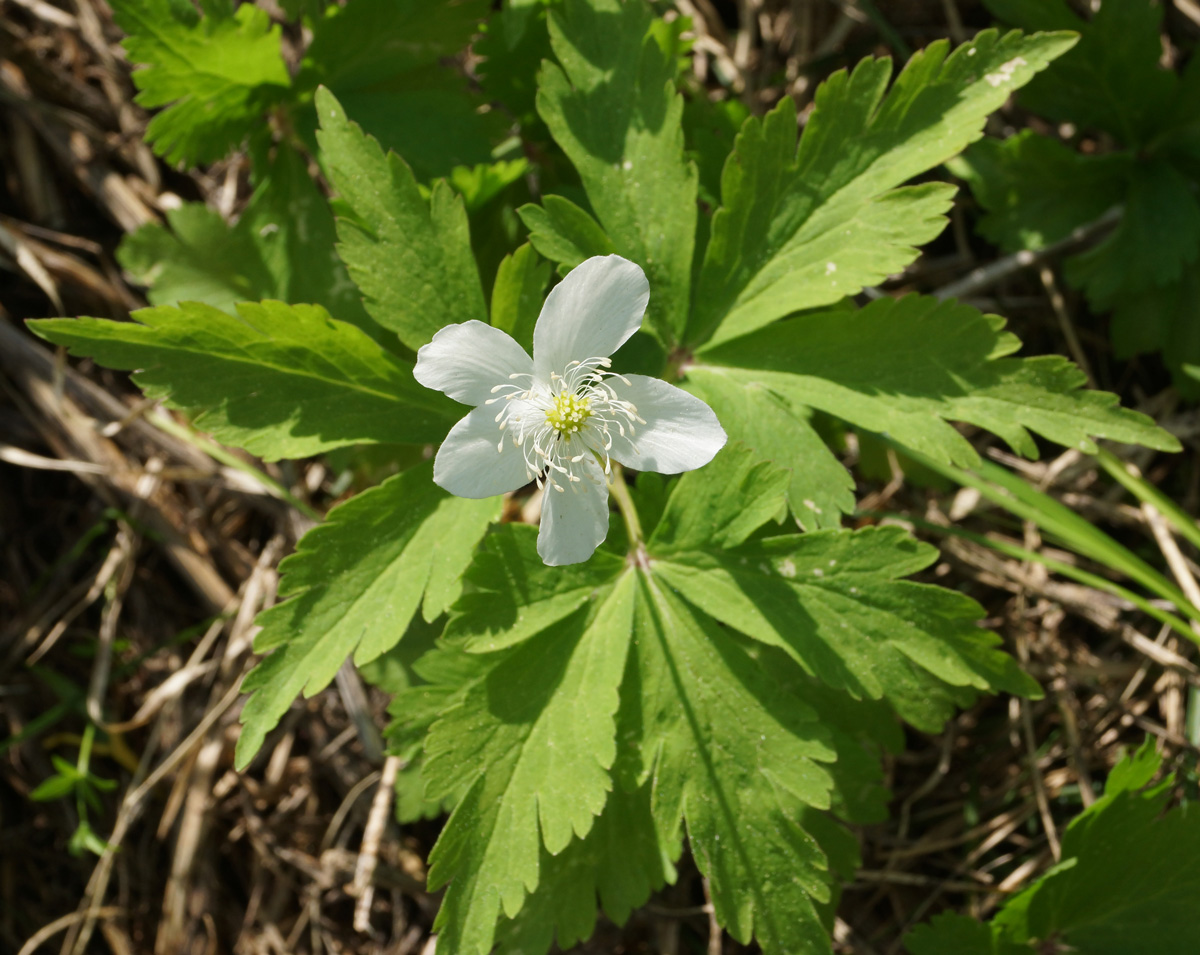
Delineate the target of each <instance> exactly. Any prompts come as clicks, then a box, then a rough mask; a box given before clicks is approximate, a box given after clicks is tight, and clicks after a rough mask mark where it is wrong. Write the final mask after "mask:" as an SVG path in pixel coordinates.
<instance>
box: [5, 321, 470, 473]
mask: <svg viewBox="0 0 1200 955" xmlns="http://www.w3.org/2000/svg"><path fill="white" fill-rule="evenodd" d="M237 310H238V315H237V317H234V316H232V315H229V314H228V313H226V312H223V311H221V310H220V309H217V308H214V307H212V306H211V305H201V304H199V303H197V302H184V303H183V304H182V305H180V306H178V307H167V306H159V307H157V308H145V309H141V310H140V311H137V312H134V313H133V317H134V319H135V321H132V322H114V321H108V320H106V319H99V318H78V319H75V318H54V319H45V320H42V321H36V322H30V323H29V327H30V329H31V330H32V331H33V332H35V333H36V334H38V335H40V336H41V337H42V338H45V339H46V340H47V341H51V342H54V343H55V344H56V345H65V346H67V347H68V348H70V350H71V352H72V353H73V354H75V355H87V356H89V357H91V358H95V359H96V360H97V361H98V362H100V363H102V364H104V365H106V366H107V367H109V368H119V369H122V370H130V371H135V374H134V375H133V380H134V382H135V383H137V385H138V386H139V387H140V388H142V390H143V391H145V393H146V395H147V397H150V398H161V399H164V400H165V401H166V403H167V404H168V405H169V406H170V407H172V408H178V409H179V410H181V411H184V412H187V413H188V414H190V415H192V416H193V420H194V423H195V425H196V427H198V428H200V429H202V430H204V431H208V432H209V433H211V434H212V435H213V437H215V438H216V439H217V440H219V441H221V442H223V443H225V444H231V445H236V446H237V447H242V448H245V449H246V450H247V451H250V452H251V453H253V454H257V455H259V456H260V457H263V458H265V459H267V460H271V461H274V460H278V459H280V458H302V457H307V456H308V455H312V454H319V453H320V452H322V451H327V450H329V449H330V448H338V447H343V446H345V445H349V444H358V443H364V442H365V443H376V442H382V443H400V444H403V443H422V442H426V441H440V440H441V439H442V438H443V437H444V436H445V434H446V431H447V430H448V429H449V427H450V426H451V425H452V424H453V423H454V420H455V417H456V414H457V412H456V410H455V409H456V408H457V407H458V406H457V405H455V404H454V403H453V402H451V401H450V400H449V399H446V398H443V397H442V396H441V395H439V394H437V393H435V392H432V391H430V390H429V389H427V388H422V387H421V386H420V385H418V384H417V382H416V381H415V380H414V379H413V376H412V366H411V365H409V364H408V363H406V362H404V361H403V360H402V359H400V358H397V357H396V356H394V355H392V354H390V353H389V352H387V351H385V350H384V349H383V348H382V347H380V346H379V345H378V344H377V343H376V342H374V341H373V340H371V338H369V337H368V336H367V335H366V333H364V332H363V331H361V330H360V329H358V328H355V327H354V326H353V325H347V324H346V323H344V322H339V321H335V320H334V319H331V318H330V317H329V313H328V312H326V311H325V309H323V308H321V307H320V306H319V305H285V304H284V303H282V302H271V301H267V302H261V303H250V302H245V303H242V304H241V305H238V306H237Z"/></svg>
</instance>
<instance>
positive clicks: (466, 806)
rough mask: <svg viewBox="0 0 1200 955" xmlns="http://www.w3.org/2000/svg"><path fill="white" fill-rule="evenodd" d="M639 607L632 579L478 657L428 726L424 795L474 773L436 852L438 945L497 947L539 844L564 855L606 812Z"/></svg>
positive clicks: (531, 885)
mask: <svg viewBox="0 0 1200 955" xmlns="http://www.w3.org/2000/svg"><path fill="white" fill-rule="evenodd" d="M632 607H633V588H632V586H631V582H630V581H629V579H628V578H626V579H623V580H621V581H618V582H617V583H616V584H615V585H613V586H610V587H609V588H608V593H607V594H606V598H605V599H604V600H602V601H598V602H597V604H596V606H595V609H594V612H592V613H589V612H587V611H578V612H575V613H574V614H571V615H569V616H565V617H563V618H560V621H559V622H558V623H557V624H556V625H555V626H553V627H551V628H549V629H545V630H543V631H542V632H541V633H540V634H539V635H537V636H534V637H531V638H530V639H528V640H526V641H525V642H523V643H520V644H517V645H515V646H514V647H513V648H512V650H511V651H510V652H508V653H504V654H492V655H487V656H480V657H478V658H477V659H478V660H479V664H478V666H479V670H480V676H479V678H478V679H476V680H475V682H474V683H473V684H471V685H470V686H469V688H468V689H467V690H466V691H465V692H464V693H463V694H462V695H461V696H458V697H457V698H456V703H455V704H454V705H452V706H451V707H450V708H449V709H447V710H446V711H445V712H444V713H443V715H442V718H441V720H439V722H438V723H436V724H435V725H434V726H433V728H432V730H431V731H430V734H429V736H428V738H427V741H426V746H425V752H426V765H425V771H424V775H425V779H426V781H427V788H426V792H427V794H428V795H429V796H434V797H436V796H438V795H450V794H454V793H456V792H459V791H461V788H462V787H463V786H464V785H466V784H467V782H468V780H470V779H471V777H475V781H474V783H473V784H471V785H470V788H469V789H468V790H467V791H466V793H465V794H464V795H463V796H462V798H461V799H460V801H459V802H458V804H457V806H456V807H455V810H454V812H453V814H452V815H451V816H450V821H449V822H448V823H447V824H446V828H445V829H444V830H443V832H442V835H441V838H440V839H439V840H438V843H437V845H436V846H435V848H434V850H433V852H432V853H431V855H430V870H429V884H430V886H431V888H438V887H440V886H442V885H444V884H445V883H446V882H447V881H450V880H453V881H450V887H449V888H448V890H447V892H446V898H445V901H444V903H443V905H442V908H441V910H440V911H439V913H438V917H437V921H436V923H435V928H436V929H437V930H438V931H439V933H440V934H439V941H438V947H439V949H442V947H443V946H446V948H445V950H447V951H451V952H464V953H466V952H478V953H479V955H485V953H487V952H488V951H490V950H491V948H492V944H493V941H494V934H495V925H496V920H497V917H498V915H499V913H500V911H501V909H503V911H504V912H505V913H506V914H508V915H510V916H511V915H515V914H516V912H517V911H518V910H519V909H520V908H521V905H522V904H523V902H524V898H525V895H526V893H528V892H530V891H532V890H533V889H535V888H536V887H537V885H538V881H539V878H540V874H539V868H538V863H539V855H540V852H541V847H542V846H543V845H544V846H545V849H546V851H548V852H550V853H551V854H552V855H553V854H557V853H558V852H561V851H562V850H563V849H564V848H565V847H566V846H567V845H568V844H569V843H570V841H571V839H572V838H573V837H574V836H584V835H586V834H587V833H588V831H589V830H590V828H591V826H592V822H593V820H594V818H595V816H597V815H598V814H599V813H600V811H601V809H603V807H604V803H605V801H606V799H607V796H608V791H609V790H610V789H611V788H612V784H611V781H610V778H609V774H608V769H609V767H611V766H612V763H613V760H614V758H615V757H616V741H615V738H614V737H615V733H614V725H613V718H614V715H615V713H616V710H617V705H618V695H617V691H618V687H619V684H620V680H621V675H622V673H623V671H624V666H625V656H626V652H627V649H628V645H629V640H630V618H631V614H632ZM450 632H451V634H453V632H454V631H453V624H452V625H451V631H450ZM539 833H540V834H539Z"/></svg>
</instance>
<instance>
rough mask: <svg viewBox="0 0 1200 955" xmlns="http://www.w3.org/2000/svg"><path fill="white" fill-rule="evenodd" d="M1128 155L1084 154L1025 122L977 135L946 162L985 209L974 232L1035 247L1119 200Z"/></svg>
mask: <svg viewBox="0 0 1200 955" xmlns="http://www.w3.org/2000/svg"><path fill="white" fill-rule="evenodd" d="M1132 163H1133V160H1132V157H1130V156H1128V155H1127V154H1124V153H1107V154H1103V155H1084V154H1082V153H1078V152H1076V151H1075V150H1073V149H1071V148H1069V147H1068V146H1065V145H1064V144H1063V143H1061V142H1060V141H1059V140H1057V139H1051V138H1050V137H1049V136H1040V135H1038V134H1037V133H1035V132H1034V131H1033V130H1031V129H1025V130H1022V131H1021V132H1020V133H1018V134H1017V135H1016V136H1011V137H1009V138H1008V139H1004V140H1000V139H984V140H982V141H981V142H978V143H976V144H975V145H974V146H972V147H971V148H970V149H968V150H967V151H966V152H965V153H964V154H963V155H962V156H961V157H959V158H958V159H956V160H954V161H953V162H952V163H950V164H948V165H949V167H950V171H951V172H953V173H954V174H955V175H956V176H960V177H962V178H963V179H965V180H967V182H968V184H969V185H970V187H971V192H972V193H973V194H974V196H975V199H976V201H977V202H978V203H979V204H980V205H981V206H983V208H984V209H985V210H987V215H985V216H984V217H983V218H982V219H981V220H980V221H979V232H980V233H981V234H982V235H984V236H986V237H987V238H989V239H991V240H992V241H993V242H995V243H996V244H997V245H998V246H1000V247H1001V248H1002V249H1004V251H1006V252H1016V251H1019V250H1020V249H1040V248H1042V247H1043V246H1047V245H1050V244H1052V243H1054V242H1057V241H1059V240H1060V239H1064V238H1066V237H1067V236H1068V235H1070V234H1071V232H1072V231H1074V230H1075V229H1077V228H1079V227H1080V226H1082V225H1087V224H1088V223H1090V222H1092V221H1093V220H1094V219H1097V218H1099V217H1100V216H1101V215H1102V214H1103V213H1105V212H1107V211H1108V210H1109V209H1110V208H1112V207H1113V206H1115V205H1117V204H1118V203H1119V202H1121V200H1122V198H1123V197H1124V195H1125V191H1126V188H1127V179H1128V176H1129V174H1130V172H1131V167H1132Z"/></svg>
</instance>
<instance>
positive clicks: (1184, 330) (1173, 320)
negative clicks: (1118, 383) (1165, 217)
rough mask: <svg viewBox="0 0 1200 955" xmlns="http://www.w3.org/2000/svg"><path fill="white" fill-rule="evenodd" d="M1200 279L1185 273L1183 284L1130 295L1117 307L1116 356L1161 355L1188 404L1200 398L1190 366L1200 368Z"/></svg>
mask: <svg viewBox="0 0 1200 955" xmlns="http://www.w3.org/2000/svg"><path fill="white" fill-rule="evenodd" d="M1197 314H1200V273H1198V272H1197V270H1196V269H1195V268H1187V269H1184V272H1183V275H1182V276H1181V277H1180V279H1179V281H1178V282H1172V283H1171V284H1169V285H1164V286H1161V287H1159V288H1151V289H1146V290H1144V291H1141V292H1131V293H1129V294H1123V295H1120V296H1118V297H1117V299H1116V301H1115V302H1114V303H1113V317H1112V324H1111V326H1110V328H1109V333H1110V334H1111V335H1112V343H1113V351H1114V352H1115V353H1116V355H1117V357H1119V358H1129V357H1131V356H1133V355H1136V354H1138V353H1139V352H1147V351H1155V350H1161V351H1162V359H1163V362H1164V363H1165V364H1166V366H1167V368H1169V369H1170V371H1171V379H1172V382H1173V383H1174V385H1175V388H1176V389H1177V390H1178V391H1179V393H1180V394H1181V395H1183V396H1184V397H1185V398H1189V399H1192V400H1195V399H1196V398H1200V385H1198V384H1197V381H1196V376H1195V375H1192V374H1190V373H1189V372H1188V370H1187V368H1188V366H1189V365H1193V366H1194V365H1197V364H1200V322H1197V321H1196V316H1197Z"/></svg>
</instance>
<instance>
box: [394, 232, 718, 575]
mask: <svg viewBox="0 0 1200 955" xmlns="http://www.w3.org/2000/svg"><path fill="white" fill-rule="evenodd" d="M649 299H650V286H649V283H648V282H647V281H646V276H645V274H644V273H643V272H642V270H641V269H640V268H638V266H636V265H635V264H634V263H632V262H630V261H628V260H627V259H623V258H621V257H620V256H619V255H609V256H596V257H594V258H591V259H588V260H587V261H586V262H584V263H583V264H581V265H580V266H579V267H578V268H576V269H574V270H573V271H572V272H571V273H570V274H569V275H568V276H567V277H566V278H565V279H563V280H562V282H560V283H559V284H558V285H557V286H555V288H554V289H552V290H551V292H550V295H549V297H548V298H547V299H546V304H545V305H543V306H542V313H541V315H539V316H538V320H537V325H536V327H535V328H534V331H533V358H530V357H529V355H528V354H526V352H525V350H524V349H523V348H522V347H521V346H520V345H518V344H517V343H516V342H515V341H514V340H513V339H512V338H511V337H509V336H508V335H507V334H506V333H504V332H502V331H501V330H500V329H498V328H493V327H492V326H491V325H485V324H484V323H483V322H474V321H472V322H464V323H463V324H461V325H447V326H446V327H445V328H443V329H441V331H439V332H438V333H437V334H436V335H434V336H433V340H432V341H431V342H429V344H428V345H425V346H423V347H422V348H421V350H420V351H419V352H417V367H416V370H415V371H414V374H415V376H416V379H417V381H419V382H420V383H421V384H423V385H424V386H425V387H426V388H433V389H435V390H437V391H442V392H445V393H446V394H447V395H449V396H450V397H451V398H453V399H454V400H455V401H461V402H462V403H463V404H468V405H474V406H475V408H474V410H473V411H471V412H470V413H469V414H468V415H467V416H466V417H465V418H463V419H462V420H461V421H459V422H458V424H456V425H455V426H454V427H453V428H452V429H451V430H450V433H449V434H448V435H447V436H446V440H445V441H444V442H442V446H441V448H440V449H439V450H438V453H437V459H436V460H435V461H434V464H433V479H434V481H436V482H437V483H438V484H440V485H441V486H442V487H444V488H445V489H446V490H447V491H449V492H450V493H451V494H455V495H458V496H459V497H474V498H480V497H491V496H492V495H494V494H503V493H504V492H505V491H515V490H516V489H517V488H519V487H521V486H522V485H525V484H528V483H529V482H530V481H536V482H537V484H538V487H543V488H545V498H544V500H543V503H542V525H541V530H540V531H539V532H538V553H539V554H540V555H541V557H542V560H544V561H545V562H546V563H547V564H574V563H578V562H579V561H583V560H587V559H588V558H589V557H590V556H591V555H592V552H593V551H594V550H595V549H596V548H597V547H598V546H599V544H600V542H601V541H603V540H604V538H605V535H606V534H607V533H608V486H607V481H606V477H607V476H608V475H610V474H611V473H612V462H613V461H617V462H619V463H620V464H623V465H626V466H627V467H630V468H634V469H636V470H638V471H661V472H663V473H665V474H676V473H678V472H680V471H690V470H692V469H693V468H698V467H700V466H701V465H704V464H707V463H708V462H709V461H711V460H712V458H713V455H715V454H716V453H717V452H718V451H719V450H720V449H721V447H722V446H723V445H724V444H725V431H724V430H723V429H722V428H721V425H720V423H719V422H718V421H717V416H716V415H715V414H713V412H712V409H711V408H709V407H708V405H706V404H705V403H704V402H703V401H701V400H700V399H699V398H695V397H693V396H692V395H689V394H688V393H687V392H685V391H682V390H680V389H679V388H676V387H675V386H674V385H669V384H667V383H666V382H665V381H661V380H659V379H658V378H648V377H646V376H644V375H628V376H624V375H618V374H616V373H615V372H611V371H609V370H608V368H609V367H610V365H611V362H610V361H609V357H608V356H609V355H611V354H612V353H613V352H615V351H616V350H617V349H618V348H620V347H621V345H622V344H624V343H625V341H626V339H628V338H629V336H631V335H632V334H633V333H634V332H636V331H637V330H638V328H639V327H640V326H641V323H642V314H643V313H644V312H645V311H646V303H647V302H648V301H649Z"/></svg>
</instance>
